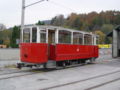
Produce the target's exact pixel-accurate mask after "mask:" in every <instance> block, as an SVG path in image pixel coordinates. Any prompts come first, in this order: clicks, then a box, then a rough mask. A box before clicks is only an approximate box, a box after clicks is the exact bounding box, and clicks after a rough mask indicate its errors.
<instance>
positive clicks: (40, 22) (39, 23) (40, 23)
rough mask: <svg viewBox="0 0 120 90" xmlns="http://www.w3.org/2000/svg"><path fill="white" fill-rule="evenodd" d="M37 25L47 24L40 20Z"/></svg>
mask: <svg viewBox="0 0 120 90" xmlns="http://www.w3.org/2000/svg"><path fill="white" fill-rule="evenodd" d="M36 25H45V23H44V22H42V21H40V20H39V21H38V22H37V23H36Z"/></svg>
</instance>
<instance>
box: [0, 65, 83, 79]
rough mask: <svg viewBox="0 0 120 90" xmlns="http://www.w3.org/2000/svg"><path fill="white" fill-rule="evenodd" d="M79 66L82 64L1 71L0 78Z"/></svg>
mask: <svg viewBox="0 0 120 90" xmlns="http://www.w3.org/2000/svg"><path fill="white" fill-rule="evenodd" d="M79 66H82V65H81V64H77V65H71V66H67V67H60V68H48V69H43V68H41V69H31V70H22V71H12V72H6V73H1V74H0V80H5V79H10V78H17V77H22V76H27V75H33V74H38V73H41V72H49V71H55V70H63V69H68V68H73V67H79Z"/></svg>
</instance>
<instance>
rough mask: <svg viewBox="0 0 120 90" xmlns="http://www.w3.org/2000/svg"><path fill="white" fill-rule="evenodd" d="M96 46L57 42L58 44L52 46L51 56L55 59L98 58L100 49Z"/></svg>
mask: <svg viewBox="0 0 120 90" xmlns="http://www.w3.org/2000/svg"><path fill="white" fill-rule="evenodd" d="M53 47H54V48H53ZM95 47H96V46H93V45H69V44H56V46H53V45H52V46H51V49H50V52H51V54H50V58H51V59H52V60H55V61H62V60H74V59H88V58H92V57H96V58H97V57H98V50H97V48H95Z"/></svg>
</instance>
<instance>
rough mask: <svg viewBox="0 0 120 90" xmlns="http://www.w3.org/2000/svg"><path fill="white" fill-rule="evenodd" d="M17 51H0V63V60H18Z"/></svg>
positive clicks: (18, 52)
mask: <svg viewBox="0 0 120 90" xmlns="http://www.w3.org/2000/svg"><path fill="white" fill-rule="evenodd" d="M19 57H20V51H19V49H0V61H2V60H19Z"/></svg>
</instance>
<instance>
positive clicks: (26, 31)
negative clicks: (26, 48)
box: [23, 28, 30, 43]
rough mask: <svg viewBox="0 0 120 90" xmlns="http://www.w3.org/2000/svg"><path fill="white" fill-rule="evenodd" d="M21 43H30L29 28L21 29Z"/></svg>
mask: <svg viewBox="0 0 120 90" xmlns="http://www.w3.org/2000/svg"><path fill="white" fill-rule="evenodd" d="M23 42H24V43H29V42H30V28H25V29H23Z"/></svg>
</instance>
